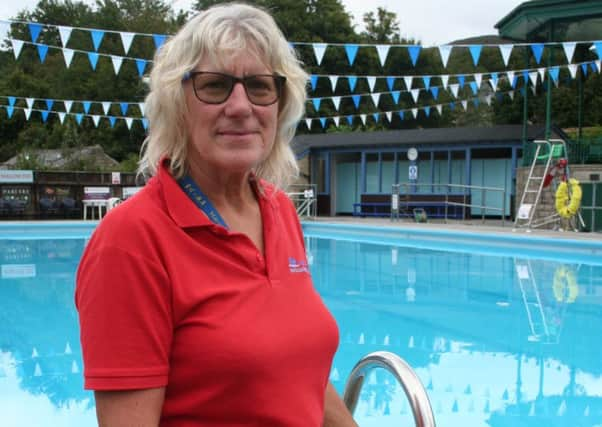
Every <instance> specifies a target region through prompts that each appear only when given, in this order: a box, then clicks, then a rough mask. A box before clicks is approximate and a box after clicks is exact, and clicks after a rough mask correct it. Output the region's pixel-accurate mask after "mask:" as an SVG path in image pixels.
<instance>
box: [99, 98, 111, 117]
mask: <svg viewBox="0 0 602 427" xmlns="http://www.w3.org/2000/svg"><path fill="white" fill-rule="evenodd" d="M101 104H102V111H104V113H105V115H108V114H109V109H110V108H111V103H110V102H109V101H104V102H102V103H101Z"/></svg>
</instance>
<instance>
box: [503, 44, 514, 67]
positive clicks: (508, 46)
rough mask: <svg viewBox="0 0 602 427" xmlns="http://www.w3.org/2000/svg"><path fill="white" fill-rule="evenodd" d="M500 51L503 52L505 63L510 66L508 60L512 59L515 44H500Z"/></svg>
mask: <svg viewBox="0 0 602 427" xmlns="http://www.w3.org/2000/svg"><path fill="white" fill-rule="evenodd" d="M499 48H500V53H501V54H502V59H503V60H504V65H505V66H506V67H507V66H508V60H509V59H510V54H511V53H512V48H514V45H513V44H501V45H500V46H499Z"/></svg>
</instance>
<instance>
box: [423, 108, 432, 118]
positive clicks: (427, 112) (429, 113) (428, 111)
mask: <svg viewBox="0 0 602 427" xmlns="http://www.w3.org/2000/svg"><path fill="white" fill-rule="evenodd" d="M424 114H425V115H426V117H428V116H430V115H431V107H430V106H426V107H424Z"/></svg>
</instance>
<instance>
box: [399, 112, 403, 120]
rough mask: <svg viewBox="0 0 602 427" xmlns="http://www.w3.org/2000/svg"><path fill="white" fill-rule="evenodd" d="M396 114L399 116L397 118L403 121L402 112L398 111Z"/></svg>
mask: <svg viewBox="0 0 602 427" xmlns="http://www.w3.org/2000/svg"><path fill="white" fill-rule="evenodd" d="M398 114H399V118H400V119H401V120H402V121H403V116H404V114H403V111H400V112H399V113H398Z"/></svg>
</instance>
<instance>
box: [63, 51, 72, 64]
mask: <svg viewBox="0 0 602 427" xmlns="http://www.w3.org/2000/svg"><path fill="white" fill-rule="evenodd" d="M73 52H74V51H73V49H66V48H63V58H64V59H65V65H66V66H67V68H69V67H70V66H71V60H72V59H73Z"/></svg>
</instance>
